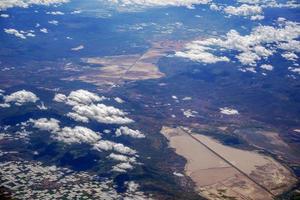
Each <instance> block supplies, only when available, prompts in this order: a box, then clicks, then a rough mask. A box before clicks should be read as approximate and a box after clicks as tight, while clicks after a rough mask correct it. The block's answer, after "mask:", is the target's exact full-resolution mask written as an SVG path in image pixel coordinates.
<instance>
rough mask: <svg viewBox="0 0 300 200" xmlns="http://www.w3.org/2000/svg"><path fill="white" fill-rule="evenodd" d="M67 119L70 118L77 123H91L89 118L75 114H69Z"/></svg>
mask: <svg viewBox="0 0 300 200" xmlns="http://www.w3.org/2000/svg"><path fill="white" fill-rule="evenodd" d="M67 117H70V118H71V119H73V120H75V121H77V122H84V123H88V122H89V118H87V117H85V116H81V115H79V114H77V113H74V112H69V113H67Z"/></svg>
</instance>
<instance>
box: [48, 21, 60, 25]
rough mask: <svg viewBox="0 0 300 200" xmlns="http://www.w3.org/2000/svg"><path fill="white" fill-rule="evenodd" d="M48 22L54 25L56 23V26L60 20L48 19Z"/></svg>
mask: <svg viewBox="0 0 300 200" xmlns="http://www.w3.org/2000/svg"><path fill="white" fill-rule="evenodd" d="M48 23H49V24H53V25H55V26H57V25H58V21H57V20H50V21H48Z"/></svg>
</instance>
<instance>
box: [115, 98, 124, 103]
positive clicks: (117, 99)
mask: <svg viewBox="0 0 300 200" xmlns="http://www.w3.org/2000/svg"><path fill="white" fill-rule="evenodd" d="M114 100H115V101H116V102H117V103H124V102H125V101H124V100H123V99H121V98H120V97H115V98H114Z"/></svg>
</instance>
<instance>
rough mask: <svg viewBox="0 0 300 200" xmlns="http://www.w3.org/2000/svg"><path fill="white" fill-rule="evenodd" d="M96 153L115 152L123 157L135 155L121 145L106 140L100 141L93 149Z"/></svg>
mask: <svg viewBox="0 0 300 200" xmlns="http://www.w3.org/2000/svg"><path fill="white" fill-rule="evenodd" d="M93 148H94V149H95V150H97V151H116V152H118V153H121V154H125V155H135V154H136V153H137V152H136V151H135V150H133V149H131V148H129V147H127V146H125V145H123V144H121V143H115V142H112V141H108V140H100V141H98V142H97V143H95V144H94V147H93Z"/></svg>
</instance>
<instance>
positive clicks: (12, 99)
mask: <svg viewBox="0 0 300 200" xmlns="http://www.w3.org/2000/svg"><path fill="white" fill-rule="evenodd" d="M3 99H4V102H5V103H14V104H15V105H17V106H21V105H23V104H25V103H30V102H32V103H35V102H36V101H38V100H39V98H38V97H37V96H36V95H35V94H34V93H32V92H29V91H26V90H20V91H17V92H14V93H12V94H10V95H7V96H4V97H3Z"/></svg>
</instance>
